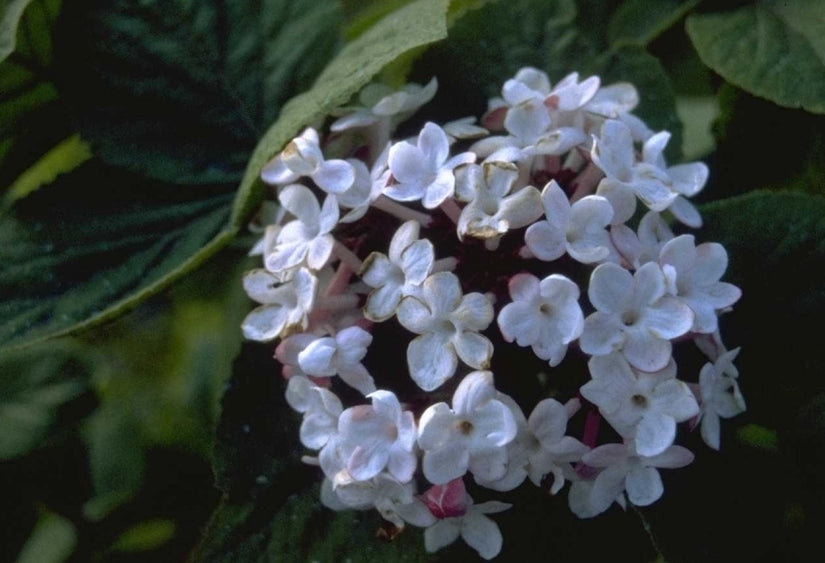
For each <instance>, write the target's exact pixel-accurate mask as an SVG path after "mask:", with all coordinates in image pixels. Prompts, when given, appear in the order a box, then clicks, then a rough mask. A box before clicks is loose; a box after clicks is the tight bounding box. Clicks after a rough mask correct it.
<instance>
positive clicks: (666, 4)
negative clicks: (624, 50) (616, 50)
mask: <svg viewBox="0 0 825 563" xmlns="http://www.w3.org/2000/svg"><path fill="white" fill-rule="evenodd" d="M700 1H701V0H688V1H687V2H682V1H680V0H660V1H659V2H650V1H649V0H630V1H627V2H623V3H622V4H621V5H620V6H619V7H618V9H617V10H616V11H615V12H614V13H613V16H612V17H611V18H610V25H608V27H607V38H608V40H609V41H610V43H612V44H620V43H632V44H634V45H641V46H642V47H644V46H646V45H647V44H648V43H650V42H651V41H653V40H654V39H656V38H657V37H658V36H659V35H661V34H662V33H663V32H664V31H666V30H667V29H668V28H670V27H671V26H672V25H674V24H675V23H676V22H677V21H679V20H680V19H682V18H683V17H684V16H685V14H687V13H688V12H689V11H690V10H692V9H693V8H694V7H695V6H696V5H697V4H698V3H699V2H700Z"/></svg>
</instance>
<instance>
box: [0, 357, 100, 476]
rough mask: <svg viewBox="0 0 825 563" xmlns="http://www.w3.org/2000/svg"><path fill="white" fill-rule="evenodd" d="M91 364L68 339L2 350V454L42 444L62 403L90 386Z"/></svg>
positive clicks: (6, 456) (20, 452)
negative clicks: (36, 345)
mask: <svg viewBox="0 0 825 563" xmlns="http://www.w3.org/2000/svg"><path fill="white" fill-rule="evenodd" d="M89 371H91V366H90V364H89V361H88V359H87V358H85V357H84V356H83V355H82V353H80V352H79V350H78V349H77V348H76V347H75V346H73V345H71V344H68V343H60V344H58V343H55V344H54V345H52V346H49V347H48V348H47V349H45V348H42V347H40V348H32V349H28V350H21V351H15V352H10V353H6V354H4V355H3V356H0V460H7V459H12V458H15V457H19V456H21V455H23V454H25V453H27V452H28V451H29V450H31V449H33V448H35V447H37V446H38V445H39V444H40V443H41V441H42V440H43V439H44V438H45V437H46V435H47V433H48V432H49V430H50V429H52V427H53V425H54V423H55V420H56V416H57V411H58V408H59V407H60V406H61V405H62V404H64V403H66V402H68V401H70V400H72V399H74V398H75V397H77V396H79V395H80V394H81V393H83V391H85V390H86V382H85V378H86V377H88V376H89Z"/></svg>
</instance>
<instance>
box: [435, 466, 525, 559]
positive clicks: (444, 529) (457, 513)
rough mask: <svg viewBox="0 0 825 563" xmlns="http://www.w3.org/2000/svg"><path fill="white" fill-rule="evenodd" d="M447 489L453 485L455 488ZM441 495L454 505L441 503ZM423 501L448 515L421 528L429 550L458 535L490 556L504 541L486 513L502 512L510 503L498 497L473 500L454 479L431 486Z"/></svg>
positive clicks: (499, 549)
mask: <svg viewBox="0 0 825 563" xmlns="http://www.w3.org/2000/svg"><path fill="white" fill-rule="evenodd" d="M450 489H454V490H455V492H453V491H451V490H450ZM444 491H446V494H445V493H444ZM453 497H460V499H459V500H457V501H456V500H453ZM444 499H450V500H453V502H454V503H455V504H456V505H457V506H450V505H449V504H447V503H444V502H443V500H444ZM425 502H426V503H427V504H428V506H429V507H430V510H431V511H434V512H435V513H437V514H439V513H440V514H448V516H442V517H441V518H440V519H439V520H438V521H436V522H435V524H433V525H432V526H430V527H428V528H427V529H426V530H425V531H424V546H425V548H426V549H427V551H428V552H430V553H433V552H436V551H438V550H439V549H441V548H442V547H445V546H448V545H450V544H451V543H453V542H454V541H455V540H457V539H458V538H459V536H460V537H461V538H462V539H463V540H464V541H465V542H466V543H467V545H469V546H470V547H472V548H473V549H475V550H476V551H477V552H478V554H479V555H480V556H481V557H482V558H484V559H487V560H490V559H492V558H494V557H495V556H496V555H498V554H499V552H500V551H501V546H502V545H503V543H504V539H503V538H502V536H501V530H499V529H498V526H497V525H496V523H495V522H493V521H492V520H491V519H490V518H488V517H487V516H485V514H495V513H497V512H502V511H504V510H507V509H508V508H510V507H511V506H512V505H510V504H507V503H504V502H498V501H488V502H483V503H481V504H474V503H473V499H472V497H470V495H468V494H467V492H466V490H465V489H464V483H463V482H462V481H461V480H456V481H454V482H452V483H450V484H449V485H446V486H436V487H433V488H432V489H430V490H429V491H428V492H427V494H426V495H425Z"/></svg>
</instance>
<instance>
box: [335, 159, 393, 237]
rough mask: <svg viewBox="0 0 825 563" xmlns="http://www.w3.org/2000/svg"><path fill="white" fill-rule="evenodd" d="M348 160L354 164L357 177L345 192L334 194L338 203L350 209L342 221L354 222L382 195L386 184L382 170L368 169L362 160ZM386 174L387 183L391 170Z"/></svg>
mask: <svg viewBox="0 0 825 563" xmlns="http://www.w3.org/2000/svg"><path fill="white" fill-rule="evenodd" d="M347 162H349V163H350V164H351V165H352V169H353V171H354V173H355V179H354V180H353V182H352V185H351V186H350V187H349V188H347V189H346V190H344V191H343V192H340V193H337V194H334V195H335V199H336V200H337V201H338V205H340V206H341V207H344V208H346V209H349V211H348V212H347V213H346V214H345V215H344V216H343V217H341V222H342V223H352V222H354V221H357V220H358V219H360V218H361V217H363V216H364V215H365V214H366V212H367V210H368V209H369V207H370V204H371V203H372V202H373V201H375V200H376V199H377V198H378V196H380V195H381V190H382V189H383V186H384V184H382V176H381V174H382V172H381V171H379V169H378V168H376V169H374V170H373V172H370V170H368V169H367V165H366V164H364V163H363V162H361V161H360V160H355V159H348V160H347ZM384 176H385V177H384V178H383V182H384V183H386V177H388V176H389V172H387V173H386V174H385V175H384Z"/></svg>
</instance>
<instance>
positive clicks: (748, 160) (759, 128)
mask: <svg viewBox="0 0 825 563" xmlns="http://www.w3.org/2000/svg"><path fill="white" fill-rule="evenodd" d="M717 99H718V105H719V109H720V112H719V118H718V119H717V121H716V122H715V123H714V125H713V133H714V136H715V137H716V145H717V150H716V151H715V153H714V155H713V159H714V161H715V162H716V163H718V164H717V165H716V166H712V169H711V176H710V180H709V184H708V187H707V189H706V190H705V192H706V194H703V195H707V196H712V197H715V198H722V197H726V196H730V195H736V194H740V193H743V192H747V191H750V190H753V189H756V188H771V189H794V190H799V191H805V192H809V193H819V194H825V116H821V115H811V114H810V113H808V112H806V111H803V110H800V109H790V108H784V107H780V106H777V105H776V104H774V103H772V102H769V101H767V100H765V99H763V98H757V97H755V96H751V95H749V94H747V93H745V92H743V91H742V90H739V89H737V88H734V87H733V86H730V85H724V86H723V87H722V88H721V89H720V90H719V93H718V95H717Z"/></svg>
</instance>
